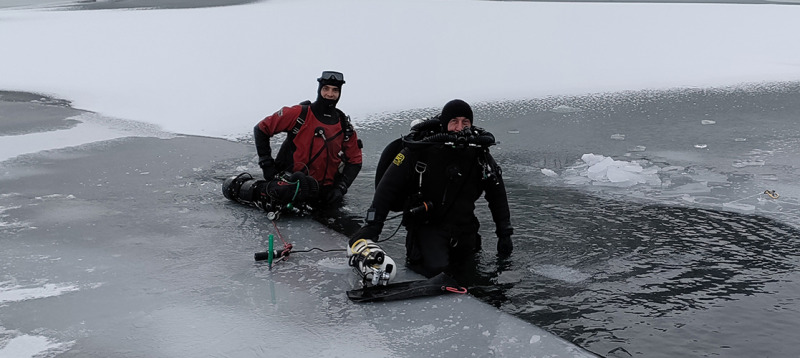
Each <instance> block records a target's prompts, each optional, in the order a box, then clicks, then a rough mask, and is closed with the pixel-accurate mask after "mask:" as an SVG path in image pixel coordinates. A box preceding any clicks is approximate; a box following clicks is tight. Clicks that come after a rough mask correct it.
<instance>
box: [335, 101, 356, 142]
mask: <svg viewBox="0 0 800 358" xmlns="http://www.w3.org/2000/svg"><path fill="white" fill-rule="evenodd" d="M336 110H337V111H338V112H339V124H340V125H341V126H342V134H343V135H344V141H345V142H347V141H348V140H350V137H352V136H353V133H354V132H355V129H354V128H353V125H352V124H351V123H350V116H348V115H346V114H344V112H342V110H341V109H339V108H336Z"/></svg>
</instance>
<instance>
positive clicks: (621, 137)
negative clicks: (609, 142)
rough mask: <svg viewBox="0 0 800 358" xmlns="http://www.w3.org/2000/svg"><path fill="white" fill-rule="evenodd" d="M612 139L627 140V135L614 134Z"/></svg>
mask: <svg viewBox="0 0 800 358" xmlns="http://www.w3.org/2000/svg"><path fill="white" fill-rule="evenodd" d="M611 139H613V140H625V135H624V134H619V133H616V134H612V135H611Z"/></svg>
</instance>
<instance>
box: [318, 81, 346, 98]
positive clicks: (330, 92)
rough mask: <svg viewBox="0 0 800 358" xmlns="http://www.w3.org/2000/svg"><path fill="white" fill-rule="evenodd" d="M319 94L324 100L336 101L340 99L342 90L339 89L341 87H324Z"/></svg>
mask: <svg viewBox="0 0 800 358" xmlns="http://www.w3.org/2000/svg"><path fill="white" fill-rule="evenodd" d="M319 94H320V95H321V96H322V98H325V99H329V100H331V101H335V100H337V99H339V95H340V94H341V90H340V89H339V87H336V86H331V85H324V86H322V89H321V90H320V91H319Z"/></svg>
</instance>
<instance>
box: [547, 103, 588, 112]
mask: <svg viewBox="0 0 800 358" xmlns="http://www.w3.org/2000/svg"><path fill="white" fill-rule="evenodd" d="M550 111H551V112H555V113H575V112H583V110H582V109H580V108H575V107H570V106H565V105H563V104H562V105H559V106H556V107H555V108H553V109H551V110H550Z"/></svg>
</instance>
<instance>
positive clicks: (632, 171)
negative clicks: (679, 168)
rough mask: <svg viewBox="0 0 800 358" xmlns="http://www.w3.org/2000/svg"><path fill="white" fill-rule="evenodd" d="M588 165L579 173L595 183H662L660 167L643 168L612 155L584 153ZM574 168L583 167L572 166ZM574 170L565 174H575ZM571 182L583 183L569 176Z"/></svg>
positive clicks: (583, 157)
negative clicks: (659, 175)
mask: <svg viewBox="0 0 800 358" xmlns="http://www.w3.org/2000/svg"><path fill="white" fill-rule="evenodd" d="M581 160H583V162H584V163H586V165H587V166H588V167H586V170H585V172H578V173H577V175H579V176H585V177H586V178H588V179H590V180H591V183H592V184H594V185H607V186H615V187H629V186H633V185H636V184H651V185H661V179H660V178H659V177H658V176H657V174H658V168H657V167H652V168H647V169H645V168H643V167H642V166H641V164H639V163H636V162H627V161H624V160H620V161H617V160H614V159H612V158H610V157H605V156H602V155H595V154H584V155H583V156H582V157H581ZM572 169H573V170H577V169H582V167H580V166H579V167H577V168H572ZM573 173H574V172H573V171H565V176H566V175H568V174H573ZM567 180H568V182H570V183H582V181H580V180H575V179H574V178H568V179H567Z"/></svg>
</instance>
